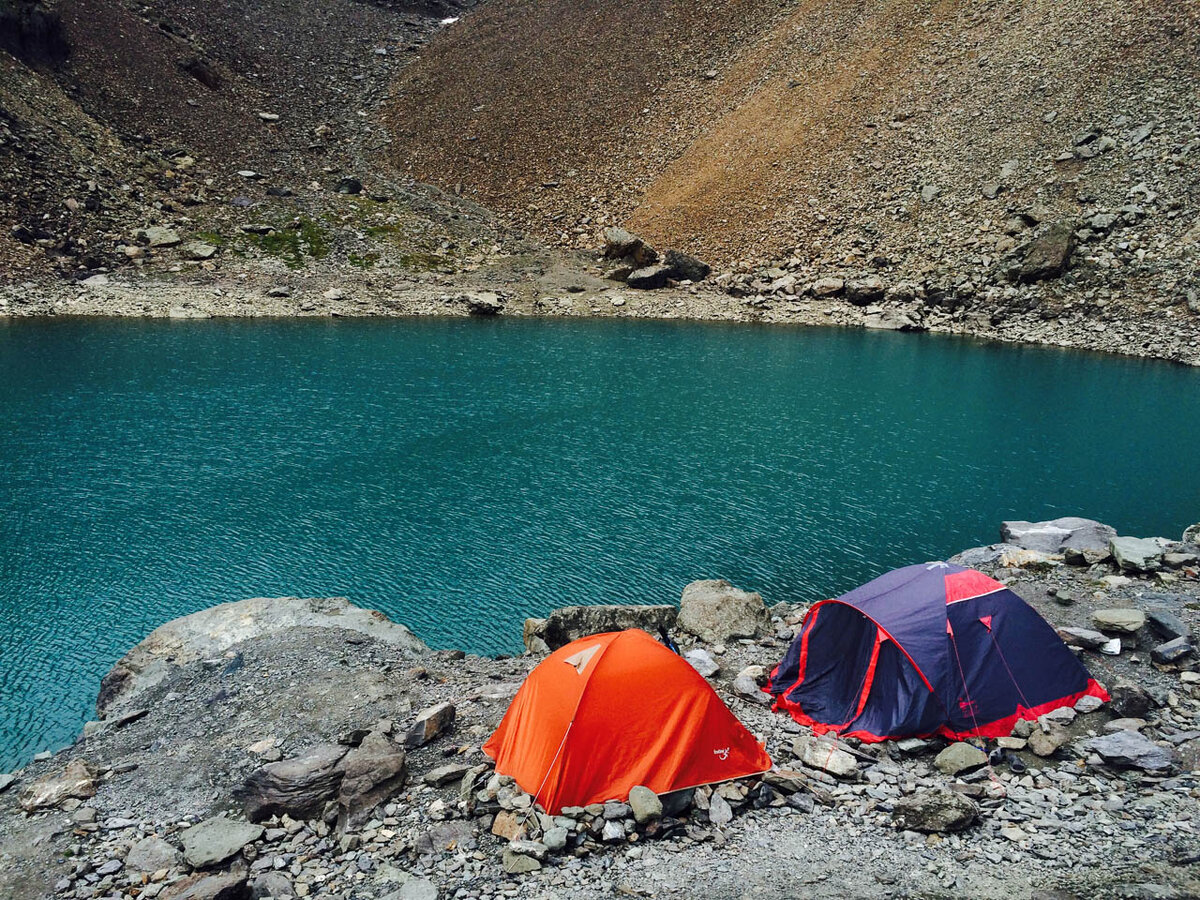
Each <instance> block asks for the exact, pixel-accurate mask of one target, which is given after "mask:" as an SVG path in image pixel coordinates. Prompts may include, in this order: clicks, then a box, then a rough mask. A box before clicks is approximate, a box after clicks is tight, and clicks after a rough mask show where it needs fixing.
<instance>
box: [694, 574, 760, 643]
mask: <svg viewBox="0 0 1200 900" xmlns="http://www.w3.org/2000/svg"><path fill="white" fill-rule="evenodd" d="M769 621H770V619H769V616H768V615H767V607H766V605H765V604H764V603H763V599H762V596H761V595H760V594H757V593H754V592H752V591H743V590H739V589H738V588H735V587H734V586H733V585H732V584H730V583H729V582H728V581H725V580H723V579H717V580H707V581H693V582H692V583H691V584H689V585H688V586H687V587H685V588H684V589H683V596H682V598H681V599H680V602H679V618H678V619H677V620H676V622H677V624H678V625H679V627H680V628H682V629H683V630H684V631H686V632H688V633H690V634H694V635H695V636H696V637H698V638H700V639H701V640H703V641H708V642H709V643H719V642H721V641H727V640H729V639H731V638H752V637H756V636H757V635H759V634H761V633H762V632H763V631H764V630H765V629H766V627H767V625H768V623H769Z"/></svg>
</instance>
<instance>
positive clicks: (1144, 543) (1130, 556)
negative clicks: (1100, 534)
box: [1108, 537, 1171, 572]
mask: <svg viewBox="0 0 1200 900" xmlns="http://www.w3.org/2000/svg"><path fill="white" fill-rule="evenodd" d="M1170 544H1171V542H1170V541H1168V540H1167V539H1166V538H1158V537H1153V538H1135V537H1114V538H1113V539H1112V540H1110V541H1109V542H1108V549H1109V552H1110V553H1112V555H1113V559H1115V560H1116V561H1117V565H1118V566H1120V568H1121V571H1122V572H1153V571H1156V570H1157V569H1159V568H1161V567H1162V557H1163V553H1164V552H1165V551H1166V549H1167V547H1169V546H1170Z"/></svg>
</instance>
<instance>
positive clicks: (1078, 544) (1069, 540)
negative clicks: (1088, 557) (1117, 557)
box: [1000, 516, 1117, 554]
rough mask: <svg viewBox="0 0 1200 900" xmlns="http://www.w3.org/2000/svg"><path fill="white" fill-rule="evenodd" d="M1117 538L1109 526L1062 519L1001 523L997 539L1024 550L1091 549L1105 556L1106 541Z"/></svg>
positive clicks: (1075, 518) (1059, 551) (1088, 520)
mask: <svg viewBox="0 0 1200 900" xmlns="http://www.w3.org/2000/svg"><path fill="white" fill-rule="evenodd" d="M1116 536H1117V530H1116V529H1115V528H1113V527H1112V526H1111V525H1105V524H1104V523H1103V522H1097V521H1095V520H1094V519H1081V518H1079V517H1078V516H1063V517H1062V518H1060V519H1050V520H1048V521H1045V522H1022V521H1014V522H1002V523H1000V539H1001V540H1002V541H1004V543H1006V544H1014V545H1016V546H1018V547H1022V548H1024V549H1025V550H1037V551H1039V552H1041V553H1061V552H1063V551H1064V550H1067V549H1071V550H1094V551H1102V552H1104V553H1106V554H1107V552H1108V542H1109V541H1110V540H1112V539H1113V538H1114V537H1116Z"/></svg>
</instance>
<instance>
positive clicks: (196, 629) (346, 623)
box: [96, 597, 429, 718]
mask: <svg viewBox="0 0 1200 900" xmlns="http://www.w3.org/2000/svg"><path fill="white" fill-rule="evenodd" d="M298 627H312V628H325V627H329V628H343V629H346V630H348V631H356V632H359V633H361V634H365V635H368V636H369V637H372V638H375V639H376V640H380V641H384V642H385V643H388V644H391V645H393V646H395V647H396V648H398V649H400V650H402V651H403V652H405V653H410V654H413V655H418V656H423V655H425V654H427V653H429V648H428V647H426V646H425V644H423V643H422V642H421V641H420V640H418V639H417V637H416V636H415V635H414V634H413V633H412V632H411V631H409V630H408V629H407V628H405V627H404V626H403V625H400V624H397V623H396V622H392V621H391V620H390V619H388V617H387V616H385V615H384V614H383V613H381V612H376V611H375V610H370V609H362V608H360V607H357V606H354V605H352V604H351V603H350V601H349V600H347V599H346V598H345V597H332V598H324V599H314V598H300V597H274V598H268V597H256V598H253V599H250V600H240V601H238V602H236V603H222V604H220V605H218V606H212V607H209V608H208V609H203V610H201V611H200V612H196V613H192V614H191V615H190V616H183V617H182V618H178V619H173V620H172V621H170V622H168V623H166V624H165V625H160V626H159V627H158V628H156V629H154V631H152V632H151V633H150V635H149V636H148V637H147V638H146V639H145V640H143V641H142V642H141V643H140V644H138V645H137V646H136V647H134V648H133V649H132V650H130V651H129V652H128V653H126V654H125V656H123V657H122V658H121V660H120V661H119V662H118V663H117V664H116V665H115V666H113V668H112V670H111V671H110V672H109V673H108V674H107V675H105V676H104V680H103V681H102V682H101V684H100V696H99V698H98V699H97V700H96V709H97V711H98V712H99V714H100V717H101V718H104V717H105V716H106V715H107V714H108V712H109V710H110V709H111V708H112V707H114V706H115V705H117V704H121V703H126V702H129V701H130V700H132V699H133V698H134V697H136V696H137V695H138V694H139V693H141V692H142V691H144V690H146V689H147V688H149V687H152V686H153V685H155V684H158V683H159V682H161V681H162V680H163V679H165V678H166V677H167V676H168V675H170V674H171V673H172V672H174V671H176V670H177V669H178V668H180V667H182V666H185V665H187V664H188V663H191V662H195V661H196V660H200V659H215V658H217V657H219V656H221V655H222V654H223V653H224V652H225V651H226V650H228V649H229V648H230V647H232V646H233V645H234V644H238V643H241V642H242V641H245V640H250V639H251V638H256V637H260V636H262V635H266V634H274V633H275V632H278V631H283V630H284V629H287V628H298Z"/></svg>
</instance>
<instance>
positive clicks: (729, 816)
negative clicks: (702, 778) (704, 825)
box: [708, 792, 733, 828]
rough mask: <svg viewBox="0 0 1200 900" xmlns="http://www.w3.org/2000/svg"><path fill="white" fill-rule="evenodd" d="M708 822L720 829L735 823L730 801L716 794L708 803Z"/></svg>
mask: <svg viewBox="0 0 1200 900" xmlns="http://www.w3.org/2000/svg"><path fill="white" fill-rule="evenodd" d="M708 821H709V822H711V823H712V824H713V825H716V826H717V827H718V828H720V827H721V826H723V825H728V824H729V823H730V822H732V821H733V808H732V807H731V806H730V805H729V801H728V800H726V799H725V798H724V797H722V796H721V795H720V794H718V793H715V792H714V793H713V795H712V797H711V798H710V799H709V801H708Z"/></svg>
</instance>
